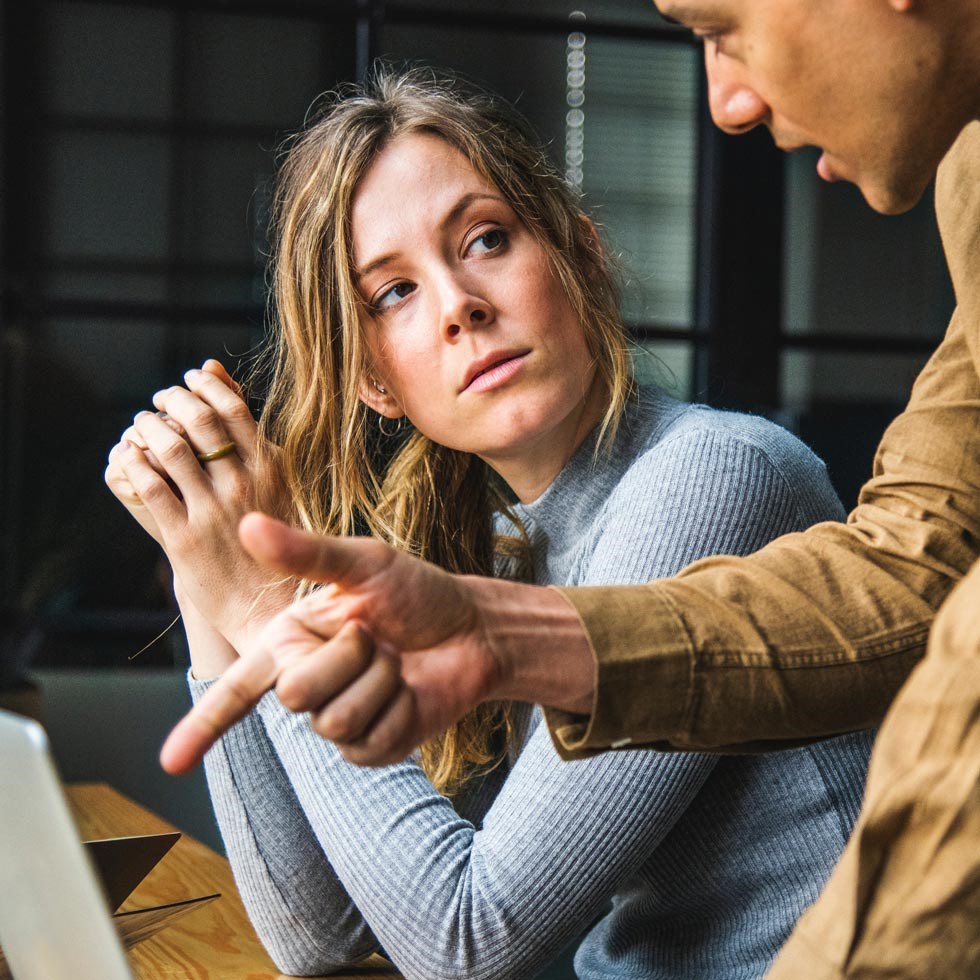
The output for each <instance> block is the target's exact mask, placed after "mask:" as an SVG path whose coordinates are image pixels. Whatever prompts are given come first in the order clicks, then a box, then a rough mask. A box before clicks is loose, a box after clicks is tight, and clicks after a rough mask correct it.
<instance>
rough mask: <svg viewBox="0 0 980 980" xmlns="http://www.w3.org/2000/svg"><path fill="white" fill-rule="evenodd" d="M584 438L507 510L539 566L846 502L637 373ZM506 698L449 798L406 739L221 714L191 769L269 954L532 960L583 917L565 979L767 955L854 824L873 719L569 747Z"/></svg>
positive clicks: (678, 563)
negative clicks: (211, 742) (369, 741)
mask: <svg viewBox="0 0 980 980" xmlns="http://www.w3.org/2000/svg"><path fill="white" fill-rule="evenodd" d="M593 449H594V445H593V442H592V441H591V440H587V441H586V443H585V444H584V445H583V446H582V447H581V448H580V449H579V451H578V452H577V453H576V455H575V457H574V458H573V459H572V460H571V461H570V462H569V464H568V465H567V466H566V467H565V469H564V470H563V471H562V472H561V474H559V477H558V479H557V480H556V481H555V482H554V484H552V486H551V487H550V488H549V489H548V490H547V491H546V492H545V493H544V494H543V495H542V496H541V497H540V498H539V499H538V500H537V501H535V502H534V503H533V504H531V505H528V506H524V507H521V508H520V512H521V517H522V519H523V520H524V521H525V522H526V524H527V527H528V529H529V531H530V533H531V538H532V542H533V544H534V549H535V564H536V571H537V577H538V581H540V582H545V583H555V584H558V583H566V584H575V585H587V584H606V583H611V582H621V583H626V582H641V581H646V580H648V579H652V578H657V577H661V576H665V575H670V574H672V573H674V572H676V571H678V570H679V569H681V568H683V567H684V566H685V565H687V564H689V563H690V562H691V561H694V560H695V559H697V558H700V557H703V556H705V555H710V554H718V553H728V554H740V553H747V552H751V551H754V550H756V549H757V548H759V547H760V546H761V545H763V544H764V543H765V542H767V541H768V540H769V539H771V538H773V537H775V536H777V535H780V534H784V533H786V532H789V531H794V530H800V529H803V528H805V527H807V526H809V525H810V524H812V523H814V522H816V521H820V520H827V519H840V518H842V517H843V511H842V509H841V507H840V503H839V502H838V500H837V498H836V497H835V495H834V493H833V491H832V489H831V487H830V484H829V482H828V480H827V477H826V473H825V471H824V468H823V465H822V464H821V463H820V461H819V460H817V459H816V457H814V456H813V454H812V453H810V452H809V451H808V450H807V449H806V448H805V447H804V446H803V445H802V444H800V443H799V442H798V441H796V440H795V439H794V438H793V437H791V436H790V435H788V434H787V433H786V432H784V431H783V430H782V429H780V428H778V427H777V426H774V425H772V424H770V423H768V422H765V421H763V420H761V419H757V418H753V417H749V416H744V415H735V414H729V413H722V412H718V411H714V410H711V409H707V408H704V407H700V406H689V405H684V404H682V403H680V402H677V401H675V400H674V399H672V398H670V397H668V396H667V395H665V394H663V393H661V392H657V391H654V390H650V389H644V390H643V391H642V392H641V394H640V396H639V398H638V399H637V400H636V401H635V402H634V403H633V404H631V406H630V408H629V409H628V411H627V413H626V415H625V417H624V419H623V423H622V425H621V427H620V431H619V433H618V435H617V438H616V441H615V444H614V446H613V448H612V451H611V453H609V454H603V455H602V456H600V459H599V463H598V464H597V465H594V464H593ZM206 686H207V685H206V683H199V682H194V681H192V682H191V688H192V693H193V694H194V695H195V697H197V696H199V695H200V693H201V692H202V691H203V690H204V689H205V688H206ZM523 717H524V723H525V724H524V729H525V730H524V733H523V736H522V738H521V739H520V744H519V745H518V746H517V747H516V748H515V749H514V751H513V752H512V753H511V760H510V761H511V764H510V766H509V767H507V768H502V769H500V770H498V772H497V773H495V774H494V775H492V776H491V777H488V778H487V779H486V780H485V781H483V782H482V783H478V784H471V785H470V786H468V788H467V789H465V790H464V792H463V794H462V795H461V797H460V798H458V799H457V800H456V801H455V803H453V802H450V801H449V800H447V799H445V798H443V797H441V796H439V795H438V794H437V793H436V792H435V791H434V790H433V788H432V786H431V784H430V783H429V782H428V780H427V779H426V778H425V776H424V775H423V773H422V771H421V769H420V768H419V767H418V766H417V765H415V764H414V763H413V762H411V761H408V762H405V763H402V764H400V765H396V766H390V767H387V768H384V769H360V768H358V767H356V766H352V765H350V764H348V763H347V762H345V761H344V760H343V759H342V758H341V756H340V755H339V753H338V752H337V751H336V749H335V748H334V746H333V745H332V744H330V743H329V742H326V741H323V740H322V739H320V738H318V737H317V736H316V735H314V734H313V733H312V732H311V731H310V729H309V726H308V724H307V720H306V718H305V716H297V715H292V714H290V713H289V712H287V711H285V710H284V709H283V708H282V706H281V705H280V704H279V703H278V701H277V699H276V698H275V696H274V695H271V694H270V695H267V696H266V697H265V698H264V699H263V700H262V702H261V704H260V705H259V708H258V709H257V711H256V712H254V713H253V714H252V715H251V716H250V717H249V718H247V719H246V720H245V721H244V722H242V723H241V724H240V725H239V726H237V727H236V728H235V729H233V730H232V732H230V733H229V734H228V735H226V736H225V738H224V739H223V740H222V741H221V743H219V745H217V746H216V747H215V748H214V749H213V750H212V751H211V752H210V753H209V754H208V756H207V760H206V767H207V777H208V783H209V786H210V789H211V795H212V799H213V802H214V807H215V812H216V814H217V817H218V822H219V825H220V827H221V832H222V835H223V837H224V841H225V844H226V847H227V850H228V855H229V858H230V859H231V862H232V866H233V868H234V871H235V876H236V880H237V882H238V885H239V887H240V889H241V892H242V896H243V898H244V900H245V903H246V906H247V907H248V910H249V914H250V916H251V918H252V921H253V922H254V923H255V926H256V929H257V930H258V932H259V935H260V936H261V938H262V940H263V942H264V943H265V945H266V947H267V948H268V950H269V952H270V953H271V954H272V956H273V959H274V960H275V961H276V963H277V965H278V967H279V969H281V970H282V971H283V972H286V973H296V974H303V973H306V974H315V973H324V972H329V971H330V970H332V969H338V968H341V967H343V966H344V965H348V964H350V963H352V962H355V961H357V960H358V959H360V958H362V957H364V956H365V955H367V954H368V953H370V952H371V951H373V950H377V949H383V950H384V951H385V952H386V954H387V955H388V956H389V957H390V958H391V959H392V960H393V961H394V963H395V964H396V965H397V966H398V968H399V969H400V970H401V971H402V972H403V973H404V974H405V976H406V977H409V978H424V980H440V978H465V977H474V978H475V977H480V978H488V980H489V978H493V980H503V978H512V977H513V978H516V977H531V976H534V975H535V974H536V973H537V972H539V971H540V970H541V969H543V968H544V966H545V965H547V963H548V962H549V961H550V960H551V959H552V958H553V957H554V956H555V955H556V953H557V952H558V951H559V950H561V949H562V947H563V946H565V945H566V944H567V943H568V942H569V941H570V940H571V939H572V938H573V937H575V936H576V935H577V934H579V933H580V932H581V931H582V930H583V929H585V928H587V927H588V926H589V924H590V923H592V922H594V921H595V920H596V918H597V917H600V918H599V921H598V923H597V924H596V925H595V926H594V927H593V928H591V930H590V931H589V932H588V934H587V935H586V937H585V939H584V940H583V941H582V943H581V945H580V947H579V951H578V954H577V956H576V960H575V968H576V972H577V974H578V975H579V976H581V977H587V978H610V980H612V978H617V980H623V978H665V980H666V978H671V980H685V978H689V980H740V978H756V977H761V976H763V974H764V973H765V971H766V969H767V967H768V965H769V963H770V962H771V960H772V958H773V957H774V955H775V953H776V950H777V949H778V948H779V946H780V945H781V943H782V942H783V940H784V939H785V938H786V936H787V935H788V933H789V931H790V929H791V928H792V925H793V923H794V922H795V920H796V919H797V917H798V916H799V915H800V913H801V912H802V911H803V909H804V908H806V906H807V905H808V904H809V903H810V902H811V901H812V900H813V899H814V898H815V897H816V895H817V894H818V892H819V890H820V887H821V885H822V883H823V882H824V880H825V879H826V877H827V875H828V874H829V872H830V869H831V867H832V866H833V864H834V862H835V860H836V858H837V856H838V854H839V852H840V850H841V848H842V846H843V844H844V841H845V839H846V837H847V835H848V833H849V831H850V828H851V825H852V823H853V821H854V819H855V817H856V815H857V810H858V807H859V804H860V797H861V791H862V786H863V780H864V774H865V766H866V762H867V756H868V752H869V749H870V744H871V736H870V734H867V733H864V734H858V735H852V736H845V737H842V738H837V739H832V740H829V741H825V742H821V743H819V744H817V745H813V746H808V747H806V748H801V749H795V750H791V751H786V752H781V753H774V754H770V755H759V756H748V757H737V758H720V759H719V758H716V757H709V756H704V755H694V754H676V755H674V754H670V755H665V754H658V753H654V752H647V751H629V752H618V753H609V754H606V755H602V756H598V757H596V758H593V759H588V760H585V761H582V762H575V763H566V762H562V761H561V760H560V759H559V758H558V756H557V754H556V753H555V751H554V748H553V747H552V745H551V742H550V739H549V736H548V732H547V729H546V727H545V726H544V725H543V724H542V723H541V719H540V714H539V712H538V711H536V710H534V711H532V710H531V709H527V710H526V711H525V712H524V716H523ZM610 900H611V901H612V907H611V911H605V910H607V909H608V908H609V902H610ZM604 911H605V914H603V913H604Z"/></svg>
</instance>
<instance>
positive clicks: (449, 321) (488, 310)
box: [443, 282, 494, 340]
mask: <svg viewBox="0 0 980 980" xmlns="http://www.w3.org/2000/svg"><path fill="white" fill-rule="evenodd" d="M444 304H445V305H444V311H445V312H444V317H443V329H444V331H445V335H446V337H448V338H449V339H450V340H452V339H454V338H455V337H458V336H459V335H460V334H461V333H463V332H464V331H465V330H472V329H475V328H477V327H483V326H486V325H488V324H489V323H492V322H493V318H494V310H493V306H492V305H491V303H490V302H489V301H488V300H487V299H485V298H484V297H483V296H481V295H479V294H478V293H477V292H476V291H474V290H473V289H472V288H467V287H465V286H464V285H463V284H461V283H455V282H454V283H452V284H451V285H449V286H448V288H447V290H446V295H445V297H444Z"/></svg>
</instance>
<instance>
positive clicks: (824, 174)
mask: <svg viewBox="0 0 980 980" xmlns="http://www.w3.org/2000/svg"><path fill="white" fill-rule="evenodd" d="M817 173H818V174H819V175H820V178H821V180H825V181H827V183H829V184H832V183H833V182H834V181H835V180H839V179H840V178H839V177H838V176H837V174H836V173H835V172H834V169H833V167H831V165H830V160H828V159H827V154H826V153H821V154H820V159H819V160H818V161H817Z"/></svg>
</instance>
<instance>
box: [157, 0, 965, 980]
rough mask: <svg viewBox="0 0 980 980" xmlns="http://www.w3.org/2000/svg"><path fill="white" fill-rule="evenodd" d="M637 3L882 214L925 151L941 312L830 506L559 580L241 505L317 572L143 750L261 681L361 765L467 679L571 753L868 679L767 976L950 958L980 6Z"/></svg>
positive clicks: (405, 738) (306, 571)
mask: <svg viewBox="0 0 980 980" xmlns="http://www.w3.org/2000/svg"><path fill="white" fill-rule="evenodd" d="M660 6H661V8H662V10H663V13H664V14H665V15H668V16H671V17H674V18H676V19H678V20H681V21H682V22H684V23H686V24H687V25H688V26H690V27H691V28H692V29H693V30H694V31H695V33H697V34H698V35H700V36H702V37H703V38H704V40H705V64H706V68H707V72H708V79H709V91H710V103H711V110H712V115H713V117H714V119H715V121H716V122H717V123H718V124H719V125H720V126H721V127H722V128H723V129H725V130H726V131H728V132H731V133H740V132H745V131H747V130H749V129H751V128H753V127H754V126H757V125H759V124H760V123H761V124H764V125H766V126H768V127H769V129H770V130H771V131H772V133H773V136H774V138H775V139H776V141H777V143H779V145H781V146H783V147H784V148H786V149H791V148H794V147H796V146H800V145H804V144H814V145H817V146H820V147H821V148H822V149H823V154H822V156H821V158H820V162H819V164H818V171H819V173H820V175H821V176H822V177H823V178H824V179H827V180H834V179H846V180H851V181H853V182H854V183H856V184H858V186H859V187H860V188H861V190H862V191H863V193H864V195H865V197H866V199H867V200H868V202H869V203H870V204H871V205H872V207H874V208H876V209H877V210H879V211H882V212H887V213H892V212H899V211H902V210H905V209H907V208H908V207H910V206H911V205H912V204H913V203H915V201H916V200H917V199H918V198H919V196H920V195H921V194H922V192H923V190H924V189H925V187H926V186H927V185H928V183H929V181H930V180H931V178H932V176H933V174H934V173H935V171H936V169H937V167H939V179H938V183H937V210H938V215H939V221H940V228H941V231H942V234H943V239H944V244H945V248H946V252H947V257H948V261H949V266H950V272H951V275H952V279H953V285H954V288H955V291H956V296H957V304H958V305H957V309H956V312H955V314H954V317H953V320H952V322H951V324H950V328H949V331H948V333H947V336H946V338H945V340H944V341H943V343H942V345H941V346H940V348H939V349H938V350H937V352H936V354H935V355H934V356H933V358H932V359H931V360H930V362H929V364H928V365H927V366H926V368H925V369H924V370H923V372H922V374H921V376H920V377H919V379H918V381H917V382H916V385H915V388H914V390H913V393H912V397H911V400H910V402H909V405H908V408H907V409H906V411H905V412H904V413H903V414H902V415H901V416H899V418H898V419H896V421H895V422H894V423H893V424H892V426H890V427H889V429H888V431H887V432H886V434H885V436H884V437H883V439H882V443H881V446H880V448H879V450H878V453H877V455H876V458H875V464H874V472H873V476H872V478H871V480H870V481H869V482H868V483H867V484H866V486H865V487H864V489H863V490H862V493H861V497H860V500H859V504H858V507H857V508H856V509H855V511H854V512H853V513H852V514H851V516H850V518H849V521H848V524H847V525H846V526H842V525H831V524H828V525H821V526H819V527H817V528H814V529H811V530H810V531H808V532H806V533H804V534H801V535H793V536H790V537H788V538H784V539H781V540H779V541H777V542H775V543H773V544H772V545H770V546H769V547H767V548H765V549H763V550H762V551H761V552H759V553H757V554H756V555H754V556H751V557H750V558H747V559H731V558H714V559H708V560H706V561H704V562H700V563H698V564H696V565H694V566H692V568H691V569H688V570H686V571H685V572H684V573H682V574H681V575H680V576H678V577H677V578H676V579H672V580H669V581H661V582H657V583H653V584H651V585H649V586H642V587H631V588H626V587H622V588H598V589H586V590H567V591H559V590H543V589H534V588H532V587H528V586H520V585H515V584H513V583H506V582H490V581H485V580H480V579H471V578H455V577H453V576H449V575H447V574H445V573H442V572H440V571H439V570H437V569H433V568H431V567H429V566H424V565H422V564H421V563H418V562H414V561H412V560H411V559H409V558H407V557H405V556H403V555H397V554H395V553H394V552H392V551H391V550H390V549H388V548H386V547H385V546H384V545H382V544H379V543H378V542H372V541H329V540H322V541H317V540H315V539H311V538H309V537H308V536H306V535H303V534H301V533H300V532H295V531H290V530H288V529H286V528H284V527H282V526H281V525H277V524H275V523H274V522H271V521H269V520H267V519H264V518H260V517H253V518H249V519H246V522H244V523H243V526H242V529H241V534H242V540H243V542H244V543H245V544H246V547H249V548H250V550H251V551H252V552H253V554H255V555H256V557H259V558H261V559H264V560H266V561H268V562H269V563H271V564H273V565H275V566H276V567H279V568H282V569H284V570H286V571H290V572H294V573H299V574H302V575H305V576H308V577H310V578H314V579H317V580H320V581H333V582H334V583H336V586H337V587H336V588H335V589H331V590H324V591H323V592H322V593H317V594H314V595H313V596H311V597H309V598H308V599H307V600H305V601H304V602H303V603H300V604H297V605H296V606H294V607H293V608H292V609H290V610H288V611H287V612H286V613H284V614H282V615H280V616H279V617H277V619H276V620H274V621H273V622H272V623H271V624H270V625H269V627H268V629H267V630H266V632H265V633H264V635H263V637H262V639H261V642H260V643H258V644H257V648H256V650H255V651H251V652H249V653H248V655H246V656H245V657H244V658H243V659H242V660H241V661H240V662H239V663H238V664H236V665H235V667H233V668H231V669H230V670H229V671H228V672H227V673H226V675H225V678H224V679H223V680H222V682H219V683H218V684H217V685H215V687H214V688H213V689H212V693H211V695H209V697H208V698H206V699H204V700H203V701H202V702H201V703H200V704H199V706H198V708H196V709H195V710H194V711H193V712H192V713H191V715H189V716H188V718H187V719H185V721H184V722H183V723H182V724H181V726H179V728H178V729H177V731H176V732H175V735H174V736H173V737H172V740H171V741H170V742H169V743H168V745H167V746H166V747H165V751H164V764H165V765H166V766H167V767H168V768H170V769H172V770H180V769H183V768H186V767H187V766H188V765H189V764H191V762H192V761H193V760H194V759H195V758H196V757H197V755H198V753H199V752H200V751H202V750H203V748H204V747H205V746H206V745H207V744H208V743H209V742H210V741H211V740H213V738H214V737H216V736H217V734H219V733H220V732H221V731H222V730H223V729H224V728H225V727H227V725H228V724H230V723H231V721H232V720H233V719H234V718H235V717H237V716H239V715H241V714H242V713H244V712H245V711H246V710H248V708H249V707H250V705H251V704H252V703H254V701H255V700H256V699H257V698H258V696H260V694H261V693H262V692H263V691H264V690H266V689H267V688H269V687H271V686H273V685H275V686H276V689H277V691H278V693H279V696H280V697H281V698H282V700H283V701H284V703H286V704H287V705H288V706H289V707H292V708H294V709H295V710H307V709H309V710H313V712H314V715H313V724H314V727H315V728H316V729H317V730H318V731H319V732H320V733H321V734H323V735H325V736H327V737H331V738H335V739H336V740H337V741H338V742H339V744H341V746H342V748H343V750H344V752H345V754H346V755H347V756H348V757H349V758H351V759H353V760H354V761H358V762H365V763H372V764H374V763H383V762H386V761H390V760H392V759H394V758H397V757H400V756H401V755H402V754H404V752H405V751H406V750H407V749H409V748H410V747H411V746H412V745H414V744H415V743H416V742H418V741H419V740H421V739H423V738H425V737H428V736H429V735H431V734H433V733H435V732H436V731H438V730H440V729H441V728H442V727H445V725H447V724H448V723H450V722H451V721H453V720H454V719H455V718H456V717H458V716H459V715H460V714H461V713H463V712H464V711H466V710H468V709H469V708H470V707H471V706H472V705H473V704H475V703H476V702H478V701H479V700H481V699H485V698H492V697H512V698H518V699H524V700H537V701H540V702H542V703H544V704H546V705H550V706H551V710H550V711H549V713H548V717H549V724H550V725H551V727H552V732H553V734H554V737H555V740H556V743H557V744H558V745H559V747H560V749H561V750H562V751H564V752H565V753H567V754H568V755H570V756H572V755H575V754H581V753H584V752H587V751H593V750H597V749H601V748H606V747H614V748H615V747H618V746H621V745H626V744H629V745H633V746H635V745H637V744H648V745H652V746H655V747H673V748H707V749H722V748H727V749H734V750H745V749H752V748H758V747H766V746H778V745H789V744H793V743H794V742H795V741H798V740H801V739H807V738H813V737H817V736H821V735H827V734H832V733H837V732H842V731H846V730H849V729H852V728H860V727H868V726H872V725H875V724H878V723H879V722H880V721H881V719H882V717H883V716H884V715H885V712H886V710H888V706H889V703H890V702H891V701H892V699H893V698H894V704H893V705H892V707H891V709H890V711H888V716H887V718H886V719H885V722H884V725H883V726H882V729H881V732H880V734H879V738H878V741H877V744H876V748H875V752H874V756H873V759H872V766H871V771H870V774H869V780H868V787H867V792H866V797H865V806H864V809H863V812H862V816H861V819H860V820H859V822H858V825H857V827H856V829H855V832H854V835H853V837H852V840H851V842H850V844H849V845H848V848H847V850H846V851H845V854H844V856H843V857H842V859H841V862H840V864H839V866H838V868H837V870H836V872H835V874H834V876H833V877H832V878H831V880H830V882H829V883H828V886H827V888H826V890H825V892H824V894H823V895H822V897H821V899H820V900H819V901H818V902H817V903H816V904H815V905H814V907H813V908H812V909H811V910H810V912H809V913H808V914H807V915H806V916H805V917H804V918H803V920H802V921H801V923H800V925H799V926H798V928H797V930H796V931H795V933H794V935H793V937H792V938H791V939H790V941H789V943H788V945H787V947H786V949H785V950H784V952H783V954H782V955H781V956H780V959H779V960H778V962H777V964H776V966H775V967H774V970H773V973H772V976H773V977H778V978H781V980H789V978H794V980H795V978H807V980H811V978H813V980H821V978H842V977H848V978H862V980H873V978H885V977H908V978H912V977H915V978H920V977H921V978H930V980H931V978H933V977H935V978H940V977H942V978H961V977H962V978H966V977H973V978H975V977H977V976H980V861H978V860H977V854H976V852H977V850H978V843H980V725H977V724H976V723H975V722H976V720H977V719H980V564H977V563H976V559H977V555H978V553H980V122H977V120H978V119H980V5H978V4H977V3H976V0H944V2H939V0H664V2H662V3H661V5H660ZM954 144H955V145H954ZM941 161H942V166H941V167H940V162H941ZM957 582H959V585H958V586H957V588H956V590H955V592H954V593H953V595H952V596H949V592H950V590H951V589H952V588H953V586H954V585H956V584H957ZM947 596H949V597H948V598H947ZM944 601H945V605H944V606H943V609H942V611H941V613H940V615H939V617H938V618H936V620H935V623H933V620H934V617H935V613H936V610H938V609H939V607H940V606H941V605H943V603H944ZM358 623H362V624H364V625H365V626H366V627H367V632H365V631H364V630H363V629H361V628H360V627H359V626H358ZM930 627H931V634H930V632H929V631H930ZM927 636H928V637H929V645H928V650H927V652H926V656H925V659H924V660H923V662H922V663H921V664H920V665H919V666H918V667H915V665H916V663H917V661H918V660H919V658H920V657H921V655H922V652H923V648H924V647H925V644H926V638H927ZM913 667H915V669H914V670H913ZM910 672H911V676H910ZM903 683H904V686H903ZM899 688H901V691H900V692H899ZM896 692H899V693H898V696H897V697H895V695H896ZM555 709H563V710H555Z"/></svg>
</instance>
